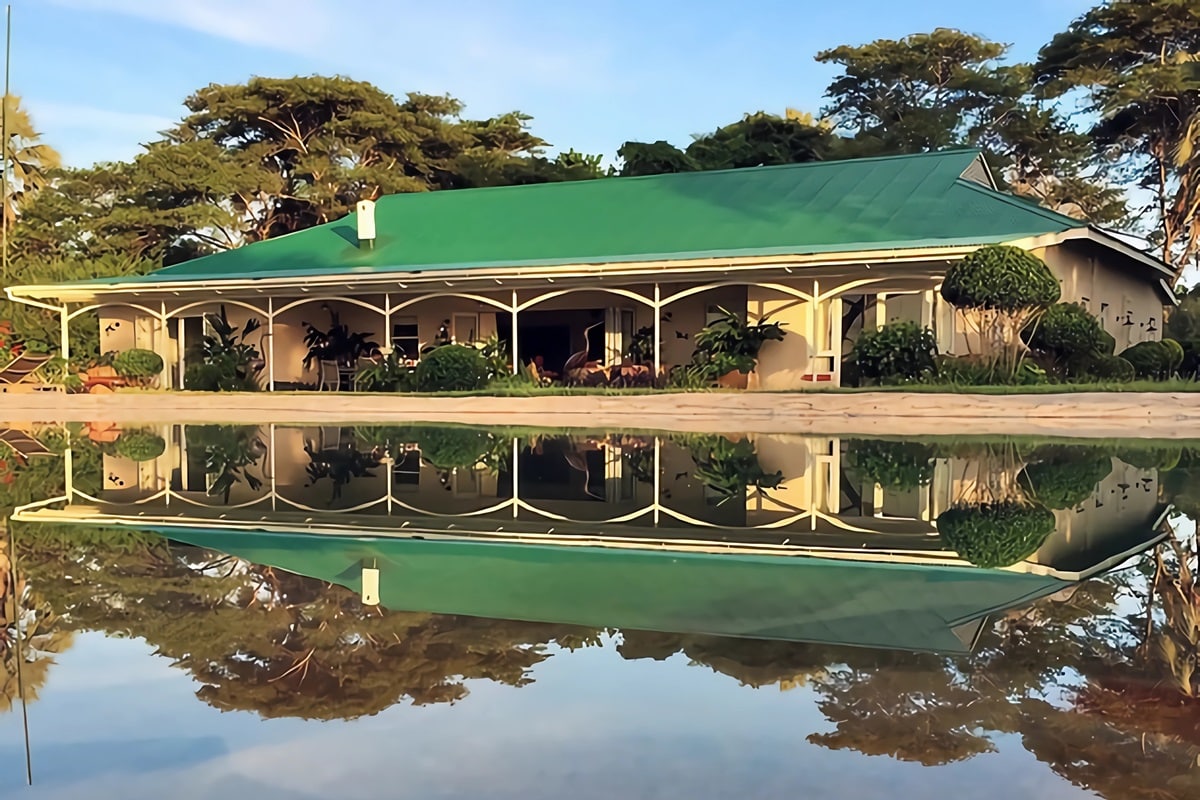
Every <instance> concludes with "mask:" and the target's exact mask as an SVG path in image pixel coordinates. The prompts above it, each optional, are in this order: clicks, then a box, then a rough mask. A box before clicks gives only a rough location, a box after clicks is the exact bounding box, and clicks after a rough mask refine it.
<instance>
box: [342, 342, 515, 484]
mask: <svg viewBox="0 0 1200 800" xmlns="http://www.w3.org/2000/svg"><path fill="white" fill-rule="evenodd" d="M439 349H440V348H439ZM355 438H356V439H358V440H359V441H360V442H362V444H363V445H364V446H366V447H371V448H376V447H382V448H384V449H386V450H387V451H388V452H389V453H390V454H391V455H392V458H394V459H397V460H399V459H400V458H402V455H401V453H400V451H399V450H398V449H397V448H398V447H399V446H400V445H410V444H415V445H416V446H417V449H418V450H420V451H421V458H422V459H424V460H425V461H427V462H428V463H429V464H430V465H432V466H433V467H435V468H436V469H440V470H451V469H456V468H464V467H473V466H475V465H476V464H478V463H480V462H484V463H486V464H489V465H493V466H496V467H498V468H499V467H502V466H503V465H504V464H506V463H507V459H508V456H509V451H510V446H509V444H510V440H509V439H507V438H504V437H500V436H496V435H494V434H492V433H489V432H488V431H485V430H482V429H480V428H456V427H438V426H432V425H412V426H408V425H404V426H381V427H374V426H370V427H367V426H364V427H361V428H357V429H355Z"/></svg>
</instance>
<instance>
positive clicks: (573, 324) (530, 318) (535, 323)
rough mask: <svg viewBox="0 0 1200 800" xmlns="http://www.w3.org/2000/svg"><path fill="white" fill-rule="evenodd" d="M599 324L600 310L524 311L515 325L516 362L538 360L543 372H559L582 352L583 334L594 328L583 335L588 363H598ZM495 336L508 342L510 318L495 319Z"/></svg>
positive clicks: (499, 316)
mask: <svg viewBox="0 0 1200 800" xmlns="http://www.w3.org/2000/svg"><path fill="white" fill-rule="evenodd" d="M603 322H604V309H602V308H585V309H569V310H562V311H526V312H524V313H522V314H521V318H520V322H519V324H520V330H519V331H518V333H519V336H518V337H517V358H518V359H519V360H520V363H521V364H522V365H525V364H528V363H529V362H531V361H533V359H534V358H535V357H537V356H541V357H542V364H543V366H544V368H545V369H547V370H551V371H553V372H556V373H557V372H561V371H562V368H563V364H565V363H566V362H567V359H568V358H570V357H571V356H572V355H573V354H574V353H577V352H579V351H580V350H582V349H583V346H584V331H585V330H587V328H588V327H589V326H592V325H595V326H596V327H594V328H592V329H591V330H590V331H588V332H587V345H588V360H591V361H600V360H602V359H603V358H604V325H603ZM596 323H601V324H599V325H596ZM496 335H497V336H499V337H500V339H501V340H502V341H507V342H511V341H512V320H511V318H509V317H507V316H506V315H504V314H497V315H496Z"/></svg>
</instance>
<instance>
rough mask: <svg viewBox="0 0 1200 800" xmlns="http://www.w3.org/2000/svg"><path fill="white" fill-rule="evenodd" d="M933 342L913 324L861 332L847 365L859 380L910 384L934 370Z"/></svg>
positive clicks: (935, 357)
mask: <svg viewBox="0 0 1200 800" xmlns="http://www.w3.org/2000/svg"><path fill="white" fill-rule="evenodd" d="M936 359H937V339H935V338H934V335H933V331H931V330H929V329H928V328H922V327H921V326H920V325H918V324H917V323H915V322H894V323H892V324H890V325H884V326H883V327H881V328H879V329H878V330H873V331H863V332H862V334H861V335H860V336H859V337H858V339H857V340H856V341H855V342H854V349H853V350H852V351H851V352H850V361H851V362H852V363H853V364H854V366H855V368H856V370H857V372H858V375H859V376H860V377H861V378H866V379H868V380H872V381H875V382H877V383H882V384H889V383H911V382H913V381H916V380H920V379H921V378H923V377H927V376H929V375H932V374H933V373H934V372H935V371H936V370H937V363H936Z"/></svg>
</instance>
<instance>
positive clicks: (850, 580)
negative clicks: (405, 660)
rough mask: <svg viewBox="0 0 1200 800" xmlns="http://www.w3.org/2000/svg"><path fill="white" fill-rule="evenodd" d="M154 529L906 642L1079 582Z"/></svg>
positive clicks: (524, 594)
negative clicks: (1070, 583) (1069, 583)
mask: <svg viewBox="0 0 1200 800" xmlns="http://www.w3.org/2000/svg"><path fill="white" fill-rule="evenodd" d="M153 529H154V530H156V531H158V532H159V533H161V534H162V535H163V536H166V537H168V538H170V539H173V540H175V541H181V542H187V543H190V544H194V545H198V546H201V547H207V548H211V549H214V550H218V551H220V552H223V553H227V554H230V555H234V556H237V557H238V558H242V559H245V560H247V561H250V562H252V563H255V564H267V565H270V566H273V567H276V568H279V569H284V570H287V571H289V572H294V573H298V574H301V575H306V576H309V577H312V578H318V579H320V580H325V581H329V582H331V583H337V584H340V585H343V586H346V587H348V588H350V589H352V590H354V591H361V567H362V565H363V564H364V562H365V563H368V564H374V565H376V566H377V567H378V568H379V570H380V594H381V600H382V605H383V606H384V607H386V608H389V609H392V610H396V611H427V612H432V613H441V614H462V615H466V616H475V617H489V618H497V619H511V620H520V621H527V622H555V623H565V624H574V625H583V626H587V627H597V628H604V627H616V628H624V629H628V630H652V631H662V632H669V633H698V634H713V635H722V636H746V637H753V638H761V639H783V640H788V641H810V642H822V643H830V644H849V645H857V646H869V647H886V648H899V649H905V650H927V651H939V652H963V651H965V650H967V649H969V644H970V643H969V642H964V641H962V640H961V639H960V638H959V636H958V635H956V634H955V632H954V630H953V628H955V627H957V626H960V625H965V624H968V623H973V622H978V621H979V620H981V619H982V618H984V617H985V616H987V615H988V614H991V613H993V612H996V611H999V610H1003V609H1006V608H1011V607H1013V606H1017V605H1021V604H1024V603H1026V602H1029V601H1030V600H1032V599H1034V598H1037V597H1041V596H1044V595H1047V594H1051V593H1053V592H1055V591H1057V590H1059V589H1061V588H1062V587H1063V586H1065V585H1067V584H1066V583H1064V582H1062V581H1059V580H1056V579H1054V578H1049V577H1043V576H1036V575H1030V574H1025V573H1018V572H1006V571H1001V570H984V569H977V568H973V567H954V566H925V565H914V564H900V563H895V564H893V563H880V562H866V561H837V560H831V559H820V558H806V557H787V556H750V555H735V554H706V553H685V552H678V551H650V550H628V549H620V548H600V547H573V546H557V547H556V546H543V545H533V544H511V543H487V542H468V541H456V542H447V541H433V540H414V539H384V538H371V539H367V538H350V537H344V536H328V535H320V534H285V533H268V532H257V531H254V532H251V531H229V530H220V529H211V528H210V529H198V528H191V527H178V528H176V527H163V526H154V528H153Z"/></svg>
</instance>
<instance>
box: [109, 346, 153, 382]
mask: <svg viewBox="0 0 1200 800" xmlns="http://www.w3.org/2000/svg"><path fill="white" fill-rule="evenodd" d="M112 367H113V369H114V370H116V372H117V374H118V375H120V376H121V377H122V378H131V379H133V380H137V381H144V380H147V379H149V378H153V377H154V376H155V375H158V374H159V373H160V372H162V370H163V360H162V356H160V355H159V354H158V353H156V352H154V351H153V350H143V349H141V348H134V349H132V350H123V351H121V352H120V353H117V354H116V355H115V356H113V360H112Z"/></svg>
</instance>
